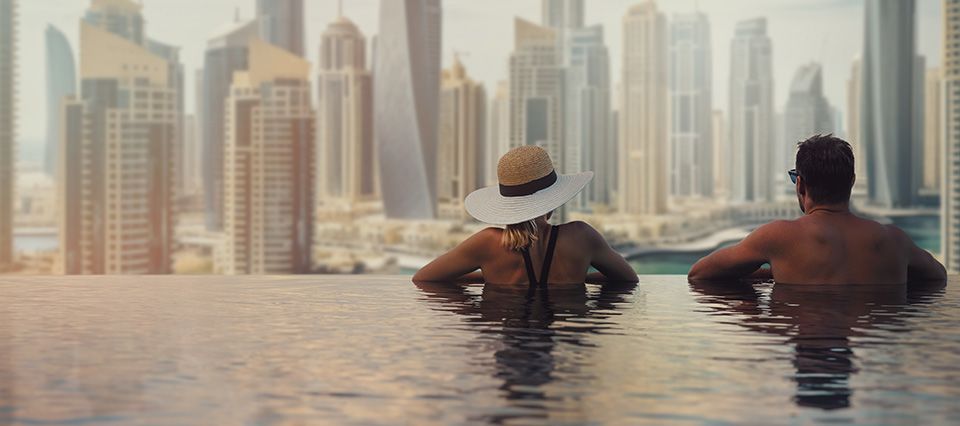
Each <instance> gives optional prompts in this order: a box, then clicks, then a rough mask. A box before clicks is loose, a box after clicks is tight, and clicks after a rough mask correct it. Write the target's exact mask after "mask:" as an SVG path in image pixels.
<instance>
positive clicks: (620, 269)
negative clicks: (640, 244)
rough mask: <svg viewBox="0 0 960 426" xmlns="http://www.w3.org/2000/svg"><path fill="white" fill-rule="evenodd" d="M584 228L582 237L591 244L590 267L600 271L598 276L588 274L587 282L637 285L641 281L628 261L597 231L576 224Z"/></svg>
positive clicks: (586, 225)
mask: <svg viewBox="0 0 960 426" xmlns="http://www.w3.org/2000/svg"><path fill="white" fill-rule="evenodd" d="M574 223H578V224H580V226H581V227H582V229H581V231H582V232H583V234H582V235H585V236H586V242H587V243H588V244H589V247H590V251H591V253H592V255H591V258H590V266H593V267H594V268H596V269H597V271H599V274H601V275H602V277H601V276H599V275H597V274H588V275H587V282H591V283H602V282H604V283H613V282H617V283H636V282H639V281H640V278H639V277H637V271H635V270H634V269H633V267H632V266H630V264H629V263H627V260H626V259H624V258H623V256H621V255H620V253H617V252H616V250H614V249H613V247H610V244H608V243H607V240H606V239H604V238H603V235H600V233H599V232H597V230H596V229H593V227H592V226H590V225H588V224H586V223H584V222H574Z"/></svg>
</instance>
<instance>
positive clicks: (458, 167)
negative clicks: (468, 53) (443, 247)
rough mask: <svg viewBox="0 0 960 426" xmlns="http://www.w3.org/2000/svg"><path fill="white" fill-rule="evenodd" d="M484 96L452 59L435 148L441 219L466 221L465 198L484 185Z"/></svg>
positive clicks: (444, 81) (443, 90) (443, 88)
mask: <svg viewBox="0 0 960 426" xmlns="http://www.w3.org/2000/svg"><path fill="white" fill-rule="evenodd" d="M486 104H487V95H486V92H485V91H484V89H483V85H482V84H480V83H478V82H476V81H473V80H472V79H471V78H470V77H469V76H468V75H467V72H466V69H464V67H463V64H462V63H460V59H459V58H456V57H455V58H454V60H453V65H452V66H451V67H450V68H449V69H446V70H444V71H443V76H442V86H441V89H440V134H439V140H438V146H437V150H438V152H437V211H438V213H439V216H440V217H441V218H450V219H461V220H466V219H468V218H469V217H470V216H469V215H468V214H467V212H466V210H464V208H463V199H464V198H466V196H467V194H469V193H471V192H473V191H475V190H477V189H478V188H480V187H482V186H483V184H484V180H485V178H484V172H485V170H484V165H485V164H486V158H485V157H484V155H485V152H484V151H485V150H484V142H485V139H486V137H485V134H484V133H485V132H486Z"/></svg>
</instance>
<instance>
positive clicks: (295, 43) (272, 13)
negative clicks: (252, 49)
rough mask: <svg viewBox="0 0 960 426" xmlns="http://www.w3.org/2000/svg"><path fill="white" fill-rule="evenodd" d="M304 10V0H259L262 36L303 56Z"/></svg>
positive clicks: (258, 12)
mask: <svg viewBox="0 0 960 426" xmlns="http://www.w3.org/2000/svg"><path fill="white" fill-rule="evenodd" d="M303 11H304V10H303V0H257V21H258V23H259V27H260V38H261V39H263V40H265V41H266V42H268V43H270V44H273V45H274V46H278V47H281V48H283V49H286V50H287V51H288V52H290V53H293V54H295V55H297V56H301V57H302V56H303V55H304V52H305V51H304V48H303V43H304V41H303V34H304V32H303V17H304V15H303Z"/></svg>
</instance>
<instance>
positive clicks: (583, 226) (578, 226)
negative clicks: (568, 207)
mask: <svg viewBox="0 0 960 426" xmlns="http://www.w3.org/2000/svg"><path fill="white" fill-rule="evenodd" d="M560 229H563V230H564V231H570V232H577V233H583V234H599V233H598V232H597V230H596V229H594V228H593V226H590V224H589V223H587V222H584V221H582V220H575V221H572V222H567V223H564V224H563V225H560Z"/></svg>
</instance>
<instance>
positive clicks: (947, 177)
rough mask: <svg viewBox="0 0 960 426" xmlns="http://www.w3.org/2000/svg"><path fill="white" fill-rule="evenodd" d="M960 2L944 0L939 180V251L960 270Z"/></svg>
mask: <svg viewBox="0 0 960 426" xmlns="http://www.w3.org/2000/svg"><path fill="white" fill-rule="evenodd" d="M958 20H960V3H958V2H957V1H955V0H943V41H944V43H943V54H942V55H943V56H942V57H941V65H942V67H943V68H942V69H943V74H942V78H943V92H941V93H943V102H942V104H941V105H943V108H944V110H943V120H944V121H943V123H942V128H943V142H944V150H943V151H944V155H943V159H942V160H941V163H940V164H941V165H943V176H942V178H941V180H940V255H941V257H942V259H943V263H944V265H945V266H946V267H947V271H949V272H950V273H957V272H960V26H958V25H957V24H956V22H957V21H958Z"/></svg>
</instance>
